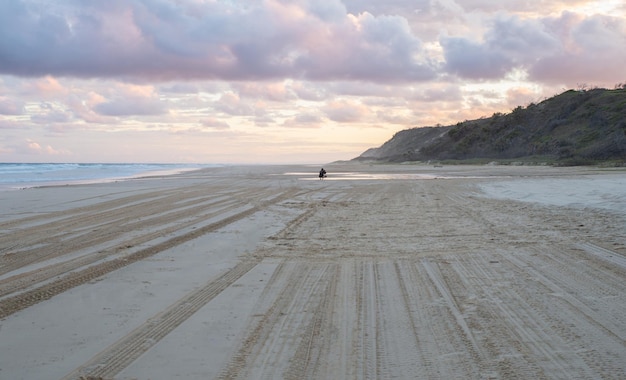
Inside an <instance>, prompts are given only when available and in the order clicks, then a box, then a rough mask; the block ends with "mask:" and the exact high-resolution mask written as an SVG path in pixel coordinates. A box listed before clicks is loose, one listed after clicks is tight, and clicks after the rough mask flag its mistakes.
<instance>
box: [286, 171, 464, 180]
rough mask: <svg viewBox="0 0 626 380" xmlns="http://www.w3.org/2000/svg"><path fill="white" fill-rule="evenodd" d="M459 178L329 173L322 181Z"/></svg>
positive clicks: (301, 174)
mask: <svg viewBox="0 0 626 380" xmlns="http://www.w3.org/2000/svg"><path fill="white" fill-rule="evenodd" d="M284 174H285V175H288V176H297V177H298V179H299V180H302V181H313V180H315V181H319V180H320V179H319V177H318V176H317V175H316V174H315V173H307V172H289V173H284ZM447 178H459V177H454V176H441V175H433V174H423V173H363V172H336V173H330V174H328V176H327V177H326V178H324V181H339V180H341V181H358V180H394V179H403V180H406V179H422V180H423V179H447Z"/></svg>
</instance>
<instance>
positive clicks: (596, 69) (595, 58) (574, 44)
mask: <svg viewBox="0 0 626 380" xmlns="http://www.w3.org/2000/svg"><path fill="white" fill-rule="evenodd" d="M546 23H547V24H548V25H549V26H550V28H551V30H553V31H555V33H557V32H558V33H559V34H560V35H561V40H562V41H563V44H562V47H561V49H558V50H556V51H554V52H553V53H552V54H547V55H545V56H544V57H541V58H540V59H538V60H537V62H536V63H535V64H534V65H533V66H532V67H531V68H530V69H529V74H530V75H529V79H531V80H536V81H542V82H547V83H563V82H565V83H568V84H570V85H574V84H575V83H576V82H578V83H580V82H581V81H589V82H600V83H607V82H609V83H610V82H611V81H620V80H623V79H622V78H624V77H625V75H624V62H626V49H624V47H625V46H626V25H625V24H624V19H623V18H622V19H620V18H616V17H610V16H602V15H595V16H591V17H586V18H583V17H579V16H577V15H574V14H571V13H569V12H564V13H563V14H562V15H561V16H560V17H559V18H555V19H550V20H546Z"/></svg>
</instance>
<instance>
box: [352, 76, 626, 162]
mask: <svg viewBox="0 0 626 380" xmlns="http://www.w3.org/2000/svg"><path fill="white" fill-rule="evenodd" d="M355 160H360V161H363V160H374V161H381V162H403V161H428V160H430V161H432V160H436V161H446V160H447V161H450V160H451V161H454V162H483V161H484V162H490V161H498V162H502V163H510V162H527V163H548V164H553V165H589V164H598V163H604V164H609V163H610V164H615V165H624V164H625V163H626V84H620V85H618V86H616V88H615V89H613V90H608V89H597V88H595V89H580V90H569V91H566V92H564V93H562V94H559V95H556V96H554V97H552V98H549V99H546V100H544V101H542V102H540V103H537V104H535V103H531V104H529V105H528V106H527V107H525V108H524V107H521V106H519V107H517V108H515V109H513V110H512V111H511V112H510V113H508V114H503V113H494V114H493V115H492V116H491V117H488V118H481V119H478V120H470V121H464V122H459V123H457V124H456V125H450V126H441V127H422V128H412V129H407V130H404V131H400V132H398V133H396V134H395V135H394V136H393V137H392V138H391V139H390V140H389V141H387V142H386V143H385V144H383V145H382V146H380V147H379V148H373V149H369V150H367V151H366V152H364V153H363V154H362V155H361V156H359V157H357V158H355Z"/></svg>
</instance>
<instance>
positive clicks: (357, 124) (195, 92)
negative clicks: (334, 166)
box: [0, 0, 626, 163]
mask: <svg viewBox="0 0 626 380" xmlns="http://www.w3.org/2000/svg"><path fill="white" fill-rule="evenodd" d="M624 62H626V2H625V1H623V0H601V1H586V0H562V1H559V0H554V1H550V0H501V1H493V0H456V1H455V0H385V1H381V0H343V1H339V0H293V1H286V0H284V1H283V0H265V1H263V0H259V1H252V0H248V1H236V0H108V1H98V0H55V1H53V0H25V1H20V0H2V1H0V162H161V163H325V162H329V161H334V160H347V159H351V158H354V157H356V156H358V155H359V154H360V153H362V152H363V151H365V150H366V149H368V148H370V147H375V146H379V145H381V144H382V143H384V142H385V141H387V140H388V139H389V138H391V137H392V136H393V134H394V133H396V132H398V131H400V130H403V129H407V128H412V127H420V126H432V125H437V124H441V125H448V124H454V123H457V122H459V121H463V120H471V119H476V118H480V117H489V116H491V115H492V114H493V113H494V112H504V113H506V112H510V111H511V110H512V109H513V108H515V107H517V106H520V105H521V106H526V105H528V104H529V103H531V102H540V101H542V100H543V99H545V98H547V97H551V96H553V95H556V94H558V93H561V92H563V91H565V90H567V89H572V88H573V89H577V88H591V87H604V88H614V87H615V85H617V84H620V83H624V82H626V69H625V68H624V67H625V66H624Z"/></svg>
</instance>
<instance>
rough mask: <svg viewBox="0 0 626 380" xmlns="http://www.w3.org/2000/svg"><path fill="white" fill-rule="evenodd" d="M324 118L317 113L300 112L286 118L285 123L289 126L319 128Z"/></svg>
mask: <svg viewBox="0 0 626 380" xmlns="http://www.w3.org/2000/svg"><path fill="white" fill-rule="evenodd" d="M322 122H323V119H322V117H321V116H320V115H318V114H315V113H300V114H298V115H296V116H295V117H293V118H290V119H287V120H285V122H284V123H283V125H284V126H285V127H289V128H319V127H320V125H321V124H322Z"/></svg>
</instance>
